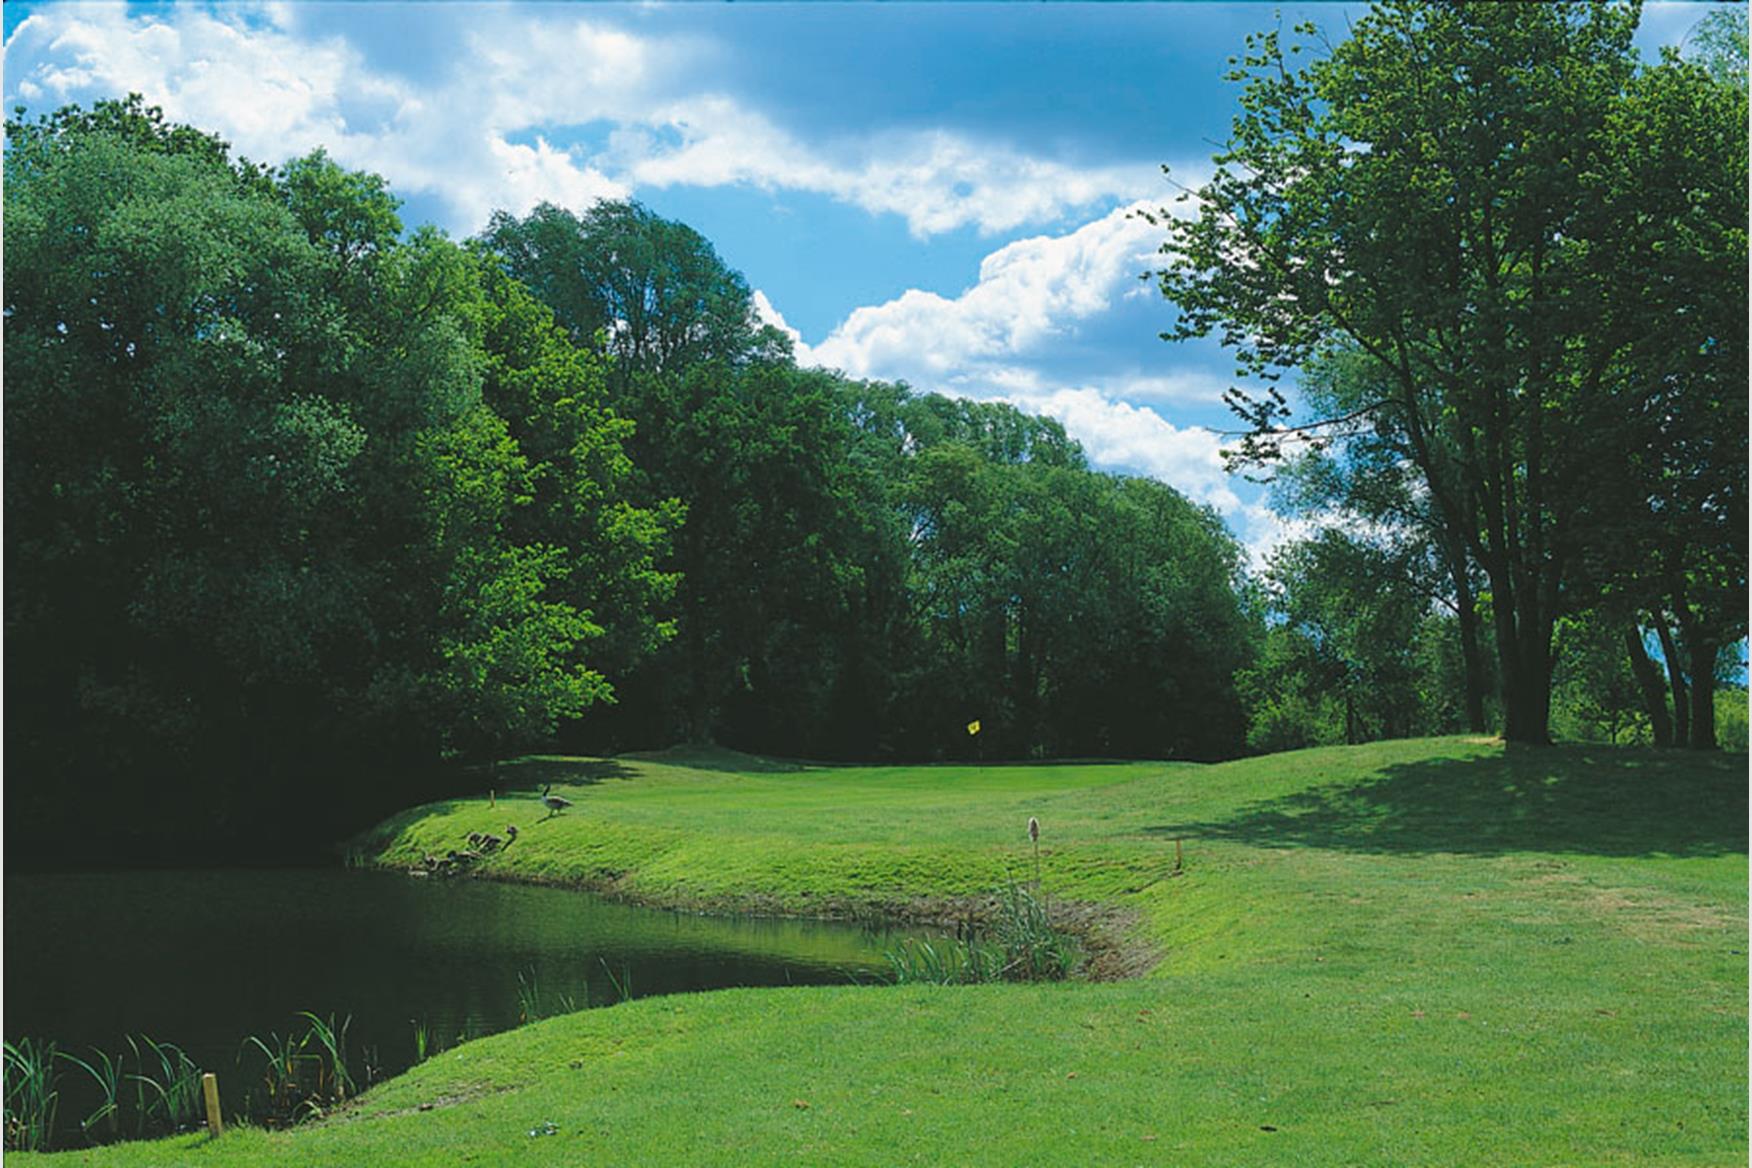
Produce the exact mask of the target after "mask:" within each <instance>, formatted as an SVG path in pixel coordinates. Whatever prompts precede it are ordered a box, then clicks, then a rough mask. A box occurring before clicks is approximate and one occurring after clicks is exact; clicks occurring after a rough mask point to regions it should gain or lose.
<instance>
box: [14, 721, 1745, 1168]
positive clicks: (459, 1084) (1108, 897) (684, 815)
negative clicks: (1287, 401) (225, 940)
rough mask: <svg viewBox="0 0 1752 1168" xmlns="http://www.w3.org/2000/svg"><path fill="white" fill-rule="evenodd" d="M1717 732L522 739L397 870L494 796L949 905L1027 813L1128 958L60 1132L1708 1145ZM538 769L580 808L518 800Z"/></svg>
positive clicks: (1740, 995) (888, 897) (738, 865)
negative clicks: (281, 1114)
mask: <svg viewBox="0 0 1752 1168" xmlns="http://www.w3.org/2000/svg"><path fill="white" fill-rule="evenodd" d="M690 764H691V765H690ZM1745 765H1746V764H1745V759H1744V757H1743V756H1728V757H1711V756H1695V755H1690V754H1686V753H1683V752H1655V751H1641V750H1624V749H1610V748H1562V749H1554V750H1542V751H1519V750H1505V749H1504V748H1503V747H1501V746H1500V745H1496V744H1491V743H1485V742H1478V741H1471V740H1466V739H1440V740H1425V741H1416V742H1398V743H1380V744H1375V745H1372V746H1367V747H1353V748H1334V749H1325V750H1314V751H1304V752H1298V753H1295V754H1287V755H1277V756H1269V757H1265V758H1259V759H1250V760H1245V761H1241V762H1235V763H1227V764H1223V765H1219V766H1208V767H1200V766H1191V765H1172V764H1124V765H1088V766H1043V767H997V766H993V767H988V768H985V769H984V770H981V769H980V768H977V767H965V768H964V767H943V768H804V767H787V766H784V765H782V764H775V763H770V762H766V761H763V760H755V759H743V758H740V757H738V756H727V755H722V754H719V755H710V756H704V757H695V758H691V759H690V758H689V757H688V756H684V755H669V756H664V757H659V758H653V759H647V760H621V761H617V762H606V763H605V762H587V761H573V762H569V761H565V760H554V759H543V760H533V761H530V762H527V763H525V764H522V765H521V766H519V767H507V768H503V769H502V771H501V774H502V775H503V776H504V777H505V779H506V781H507V782H509V783H510V784H513V785H514V786H517V787H518V788H519V789H518V790H516V791H514V792H513V793H512V794H510V795H506V796H502V797H501V798H500V799H499V802H498V805H497V806H496V807H492V808H489V806H488V804H487V800H486V798H485V795H484V793H483V796H482V798H481V799H479V800H462V801H453V802H448V803H444V804H437V805H433V806H429V807H424V808H418V809H415V810H413V811H410V812H408V813H406V814H404V815H402V816H399V817H397V819H395V820H393V821H391V822H390V823H388V824H386V825H384V827H383V828H382V829H381V830H380V831H379V832H377V833H375V834H374V835H373V837H372V838H371V839H369V840H367V841H364V846H365V847H366V849H367V851H368V852H369V853H370V854H372V855H374V856H376V857H377V858H378V859H379V861H380V862H383V863H386V864H393V865H408V864H412V863H416V862H418V859H419V857H420V856H421V855H423V854H425V853H427V852H436V853H437V854H440V855H441V854H443V852H444V851H446V850H448V849H449V848H452V847H458V846H460V844H459V841H461V840H462V839H463V838H464V837H466V835H467V834H468V832H470V831H477V830H489V829H491V830H498V831H501V832H502V831H503V828H504V827H505V825H506V824H507V823H516V824H517V825H518V826H519V829H520V835H519V838H518V840H517V842H516V843H515V844H514V845H512V846H511V847H510V848H509V849H508V850H507V851H506V852H504V853H502V854H496V855H492V856H488V857H486V858H485V859H483V860H482V861H481V862H480V863H479V865H478V866H479V867H480V868H481V869H482V870H484V871H487V872H489V873H491V874H494V875H498V876H503V877H506V878H527V879H544V880H556V881H567V882H576V883H580V884H587V885H591V886H597V887H606V888H611V889H613V890H615V891H617V892H619V893H621V894H622V895H626V896H630V897H634V898H638V899H642V900H647V901H652V902H659V903H668V904H675V905H687V906H707V907H715V908H725V909H734V908H774V907H776V908H781V909H784V910H786V911H790V912H800V913H801V912H813V911H837V912H851V913H857V912H878V911H895V910H901V909H909V908H910V909H914V910H921V911H922V910H923V909H925V908H928V907H929V906H931V905H933V904H935V905H937V906H939V907H942V906H944V905H948V906H949V908H948V909H947V910H946V911H947V914H948V915H953V913H954V912H958V911H967V909H968V907H969V906H970V905H973V904H975V903H976V902H977V901H978V900H979V898H983V897H986V896H987V895H988V894H989V893H990V891H991V889H992V888H993V887H994V886H996V885H997V884H998V883H999V882H1001V881H1002V880H1003V879H1005V877H1006V875H1010V876H1014V877H1016V878H1018V879H1028V880H1032V876H1033V855H1032V849H1031V847H1030V845H1029V842H1028V839H1027V834H1026V824H1027V819H1028V817H1029V816H1030V815H1033V816H1038V817H1039V819H1040V822H1041V845H1042V846H1041V869H1042V883H1043V894H1044V895H1045V896H1046V897H1047V898H1048V899H1049V900H1050V901H1051V902H1052V903H1053V904H1054V905H1055V906H1057V907H1058V909H1059V910H1060V911H1061V912H1064V911H1065V910H1066V909H1067V908H1068V907H1071V906H1079V905H1099V906H1102V907H1103V909H1104V910H1105V911H1106V912H1107V914H1108V915H1107V916H1106V917H1105V918H1104V920H1105V926H1106V928H1107V929H1108V930H1109V933H1110V935H1109V937H1108V938H1107V940H1108V944H1109V947H1110V948H1111V946H1112V944H1113V942H1114V941H1115V939H1116V937H1117V940H1119V941H1120V942H1123V945H1122V948H1123V950H1124V951H1125V953H1126V954H1127V955H1129V958H1130V964H1131V965H1132V967H1134V968H1137V967H1147V975H1146V976H1144V977H1141V978H1137V979H1133V980H1126V981H1117V982H1104V983H1089V982H1070V983H1060V984H1046V985H1043V984H1027V985H1009V984H1005V985H979V986H932V985H908V986H900V987H858V986H847V987H842V988H813V989H801V988H798V989H777V990H737V991H725V992H720V993H711V994H700V995H688V996H681V997H672V998H657V999H646V1000H642V1001H637V1002H628V1003H624V1004H621V1005H618V1006H615V1007H613V1008H611V1009H604V1010H592V1011H586V1012H583V1013H580V1014H573V1015H568V1016H564V1017H560V1018H554V1019H550V1020H547V1021H545V1022H542V1023H539V1024H537V1025H533V1026H529V1027H525V1028H522V1029H520V1030H517V1031H513V1032H510V1033H507V1034H502V1035H497V1036H494V1037H491V1038H486V1039H482V1040H479V1041H476V1042H471V1043H467V1044H465V1045H463V1046H461V1047H458V1048H455V1049H452V1050H447V1051H445V1052H443V1053H442V1054H440V1055H436V1056H434V1057H432V1058H431V1059H429V1060H428V1061H426V1062H425V1063H423V1064H421V1065H420V1066H418V1067H416V1068H414V1069H413V1070H412V1071H410V1072H409V1073H408V1074H406V1075H404V1076H402V1077H400V1078H398V1079H396V1080H393V1081H391V1082H389V1083H387V1084H384V1085H382V1086H379V1087H377V1088H374V1089H373V1090H371V1091H369V1092H367V1093H366V1094H365V1095H364V1096H363V1097H361V1098H360V1099H359V1100H358V1101H356V1102H355V1103H354V1104H352V1105H351V1106H349V1107H348V1108H346V1109H343V1111H342V1112H341V1113H340V1114H339V1115H337V1116H335V1117H333V1118H331V1119H329V1120H326V1121H324V1122H321V1123H317V1124H312V1125H307V1126H306V1127H304V1128H301V1129H299V1130H296V1131H293V1132H287V1133H270V1132H264V1131H254V1130H245V1131H238V1132H233V1133H230V1134H228V1135H227V1136H226V1137H225V1139H223V1140H222V1141H219V1142H217V1143H213V1144H208V1143H206V1142H205V1141H204V1137H180V1138H178V1139H176V1140H171V1141H164V1142H160V1143H157V1144H136V1145H120V1146H117V1147H114V1148H107V1149H101V1150H98V1151H94V1152H90V1153H70V1154H67V1155H66V1156H65V1157H58V1158H57V1160H58V1161H59V1160H62V1159H65V1160H67V1161H70V1162H78V1163H83V1162H87V1161H89V1162H91V1163H94V1164H116V1165H125V1164H159V1163H188V1164H214V1165H234V1164H235V1165H253V1164H262V1165H268V1164H275V1165H278V1164H334V1163H360V1164H366V1163H372V1164H377V1163H383V1164H434V1165H437V1164H457V1163H480V1164H574V1163H612V1164H677V1163H687V1164H769V1163H780V1162H799V1163H813V1164H872V1165H874V1164H948V1163H953V1164H990V1165H1021V1164H1063V1163H1080V1164H1174V1165H1187V1164H1191V1165H1199V1164H1208V1165H1227V1164H1241V1163H1274V1164H1295V1165H1302V1164H1307V1165H1326V1164H1333V1165H1336V1164H1381V1165H1397V1164H1408V1163H1416V1164H1467V1165H1478V1164H1504V1165H1535V1164H1624V1165H1643V1164H1735V1165H1739V1164H1744V1163H1745V1162H1746V1157H1747V1131H1746V1087H1747V1077H1746V1070H1747V1062H1746V1049H1747V1029H1746V1003H1747V963H1746V949H1747V922H1746V900H1747V868H1746V822H1747V817H1746V811H1747V805H1746V794H1747V786H1746V770H1745ZM549 780H552V781H554V782H555V784H556V786H555V790H556V792H558V793H562V794H564V795H565V796H566V797H568V798H570V799H572V800H574V802H575V804H576V806H575V807H574V808H573V809H572V810H570V811H568V812H566V813H565V814H562V815H560V816H557V817H553V818H548V819H543V818H542V814H543V812H542V809H541V807H540V805H539V804H538V803H537V802H536V801H535V799H534V791H536V790H539V785H540V783H541V782H546V781H549ZM532 784H533V785H532ZM1176 839H1183V840H1184V841H1185V843H1184V855H1185V861H1186V869H1185V873H1184V874H1183V875H1181V876H1178V877H1176V876H1172V875H1170V873H1171V871H1172V869H1173V863H1174V854H1175V840H1176ZM1121 964H1123V963H1121ZM427 1105H430V1108H429V1109H423V1108H426V1107H427ZM550 1123H551V1124H552V1125H553V1126H554V1134H552V1135H546V1134H537V1135H531V1134H530V1133H531V1132H538V1133H540V1132H546V1131H547V1127H546V1126H545V1125H547V1124H550ZM20 1159H21V1162H25V1163H28V1162H30V1160H29V1158H28V1157H21V1158H20Z"/></svg>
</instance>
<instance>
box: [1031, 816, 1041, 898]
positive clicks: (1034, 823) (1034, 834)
mask: <svg viewBox="0 0 1752 1168" xmlns="http://www.w3.org/2000/svg"><path fill="white" fill-rule="evenodd" d="M1028 838H1029V839H1030V840H1032V841H1034V890H1035V891H1036V892H1039V891H1040V820H1038V819H1036V818H1034V816H1032V815H1030V816H1029V817H1028Z"/></svg>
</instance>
